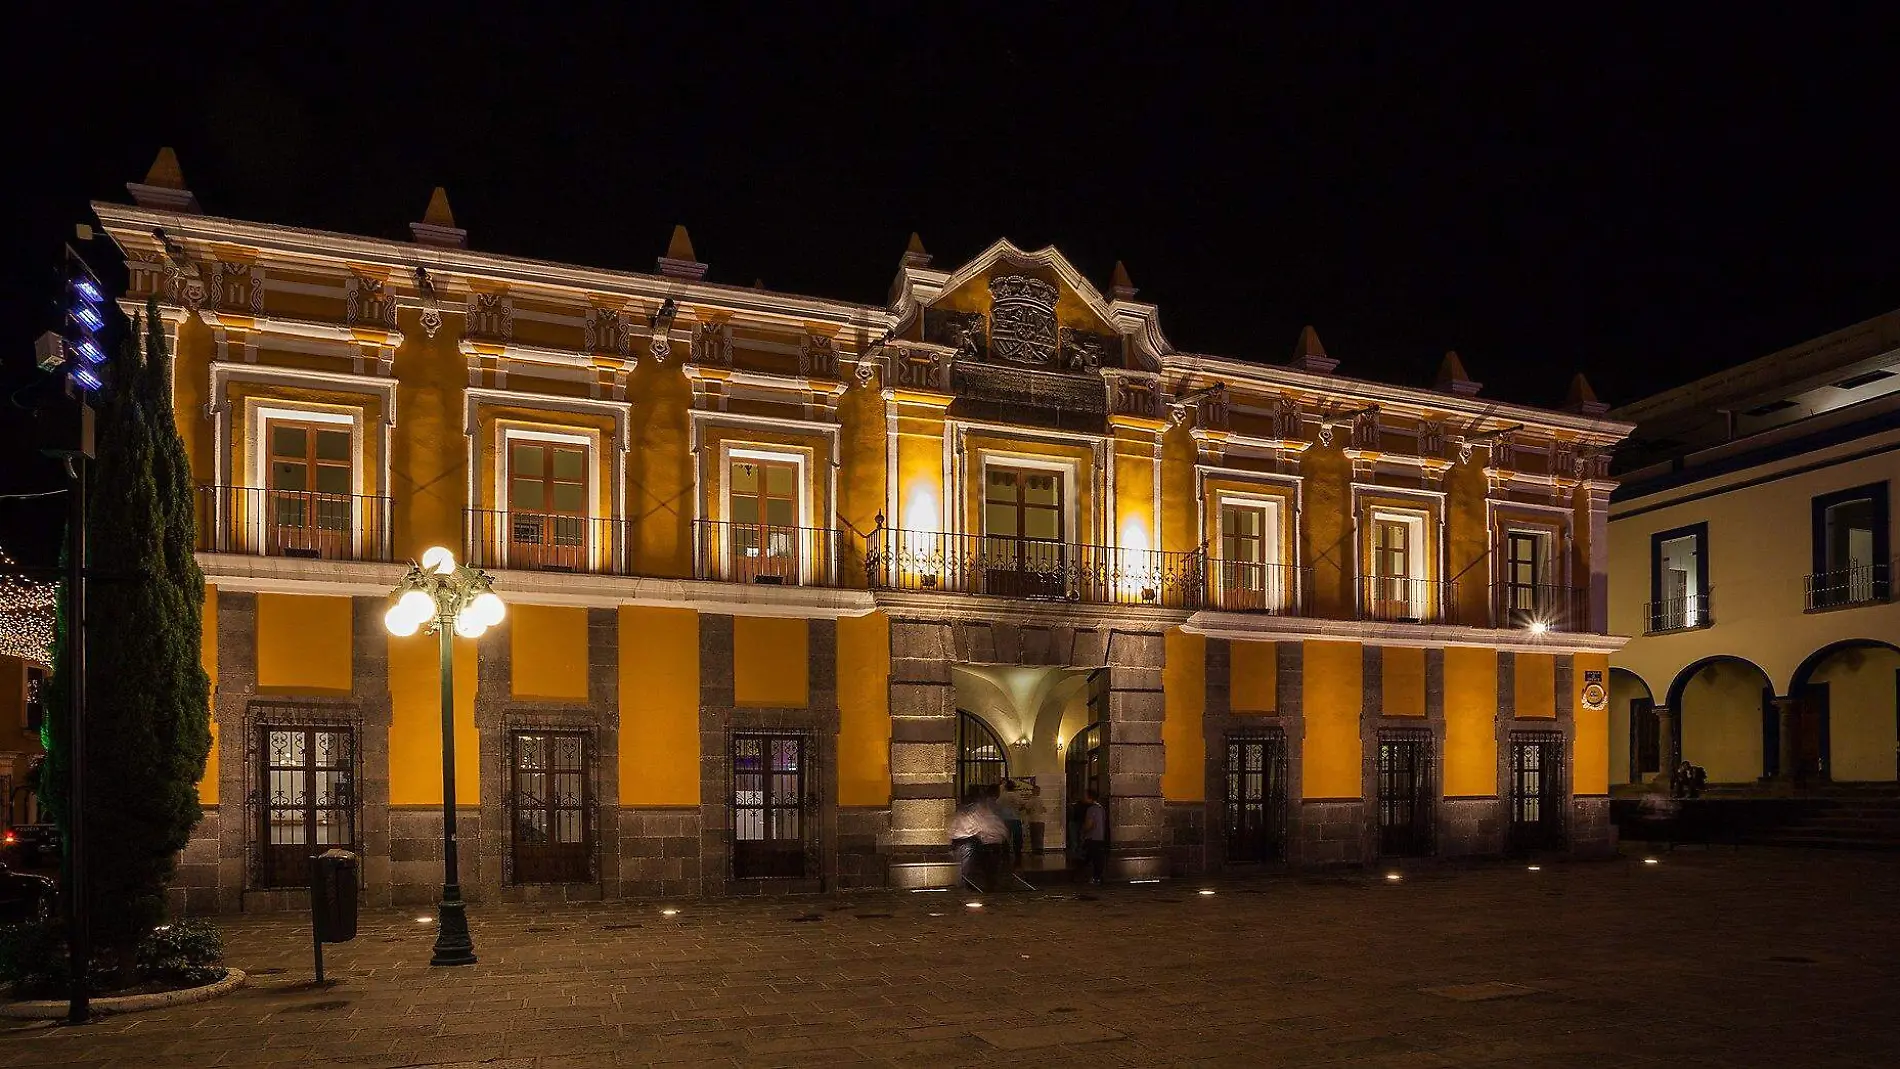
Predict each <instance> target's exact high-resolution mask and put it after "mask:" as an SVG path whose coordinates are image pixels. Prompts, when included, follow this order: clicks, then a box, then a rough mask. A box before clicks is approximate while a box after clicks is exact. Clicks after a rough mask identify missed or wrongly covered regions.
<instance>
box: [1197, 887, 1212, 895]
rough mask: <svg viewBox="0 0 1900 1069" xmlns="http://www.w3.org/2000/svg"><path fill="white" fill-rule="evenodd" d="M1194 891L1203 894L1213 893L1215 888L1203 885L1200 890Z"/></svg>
mask: <svg viewBox="0 0 1900 1069" xmlns="http://www.w3.org/2000/svg"><path fill="white" fill-rule="evenodd" d="M1194 893H1195V894H1201V895H1211V894H1213V893H1214V889H1213V888H1212V887H1203V888H1201V889H1200V890H1199V891H1196V892H1194Z"/></svg>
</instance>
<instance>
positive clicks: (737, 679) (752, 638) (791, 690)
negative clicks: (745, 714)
mask: <svg viewBox="0 0 1900 1069" xmlns="http://www.w3.org/2000/svg"><path fill="white" fill-rule="evenodd" d="M810 650H811V629H810V624H809V623H807V622H806V621H804V620H791V619H780V618H777V617H763V616H735V617H733V618H732V697H733V702H734V703H735V704H738V705H763V706H771V707H773V708H788V709H802V708H804V707H805V706H806V705H807V704H808V703H809V702H810V700H811V692H810V685H811V684H810V678H809V677H810V675H811V670H810V668H811V664H810V661H809V659H808V658H809V657H810Z"/></svg>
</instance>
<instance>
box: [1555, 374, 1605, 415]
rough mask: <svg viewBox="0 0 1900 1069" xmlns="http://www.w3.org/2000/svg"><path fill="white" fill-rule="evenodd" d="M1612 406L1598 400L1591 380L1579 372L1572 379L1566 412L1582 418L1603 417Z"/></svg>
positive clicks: (1566, 398) (1566, 396) (1566, 395)
mask: <svg viewBox="0 0 1900 1069" xmlns="http://www.w3.org/2000/svg"><path fill="white" fill-rule="evenodd" d="M1609 410H1610V406H1609V405H1607V404H1605V403H1604V402H1602V401H1600V400H1598V399H1597V392H1596V391H1595V390H1593V389H1591V388H1590V380H1589V379H1586V378H1584V377H1583V372H1581V371H1579V372H1577V373H1576V374H1575V375H1572V376H1571V377H1570V392H1569V393H1567V394H1565V396H1564V411H1566V412H1575V413H1577V414H1578V415H1581V416H1601V415H1602V414H1603V413H1605V412H1608V411H1609Z"/></svg>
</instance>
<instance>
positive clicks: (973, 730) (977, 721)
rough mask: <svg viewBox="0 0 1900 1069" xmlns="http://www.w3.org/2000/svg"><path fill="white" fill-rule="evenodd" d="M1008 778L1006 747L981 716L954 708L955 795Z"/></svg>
mask: <svg viewBox="0 0 1900 1069" xmlns="http://www.w3.org/2000/svg"><path fill="white" fill-rule="evenodd" d="M1008 778H1009V750H1008V749H1007V748H1005V747H1004V745H1003V740H1002V739H1001V738H1000V737H998V736H997V734H996V732H995V731H994V730H992V729H991V728H990V726H989V725H988V724H986V723H984V722H983V718H982V717H979V716H977V715H976V714H975V713H970V712H966V711H964V710H962V709H958V710H957V797H958V798H962V797H963V796H964V795H965V794H967V793H969V790H970V788H972V787H991V786H996V785H1000V784H1001V783H1002V782H1003V781H1004V780H1006V779H1008Z"/></svg>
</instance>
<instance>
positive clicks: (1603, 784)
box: [1519, 653, 1629, 794]
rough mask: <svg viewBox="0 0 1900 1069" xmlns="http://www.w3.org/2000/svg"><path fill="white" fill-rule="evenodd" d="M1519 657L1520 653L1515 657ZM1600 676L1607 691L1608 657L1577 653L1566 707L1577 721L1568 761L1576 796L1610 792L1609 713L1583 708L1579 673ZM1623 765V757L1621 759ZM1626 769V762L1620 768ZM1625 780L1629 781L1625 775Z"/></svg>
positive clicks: (1606, 710) (1580, 675)
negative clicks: (1572, 712)
mask: <svg viewBox="0 0 1900 1069" xmlns="http://www.w3.org/2000/svg"><path fill="white" fill-rule="evenodd" d="M1519 656H1520V657H1521V656H1522V655H1521V654H1520V655H1519ZM1585 672H1600V673H1602V674H1603V680H1604V687H1605V689H1606V691H1607V688H1608V686H1609V678H1610V657H1609V655H1608V654H1605V653H1579V654H1577V655H1576V657H1575V659H1574V661H1573V663H1572V666H1571V673H1570V687H1571V695H1570V708H1571V709H1572V710H1573V711H1574V712H1575V715H1576V718H1577V742H1576V747H1577V749H1576V753H1575V754H1574V755H1573V756H1572V758H1571V776H1572V783H1573V786H1572V790H1573V791H1575V792H1576V793H1577V794H1608V793H1610V710H1609V707H1608V705H1607V704H1606V705H1605V706H1604V708H1602V709H1586V708H1584V707H1583V674H1584V673H1585ZM1625 761H1626V762H1627V758H1625ZM1628 767H1629V766H1628V764H1627V763H1626V764H1625V765H1624V768H1625V769H1627V768H1628ZM1624 778H1625V779H1627V778H1629V777H1628V775H1627V774H1625V776H1624Z"/></svg>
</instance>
